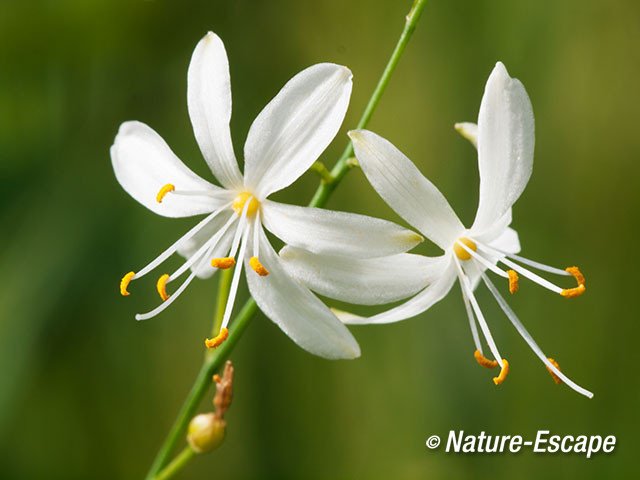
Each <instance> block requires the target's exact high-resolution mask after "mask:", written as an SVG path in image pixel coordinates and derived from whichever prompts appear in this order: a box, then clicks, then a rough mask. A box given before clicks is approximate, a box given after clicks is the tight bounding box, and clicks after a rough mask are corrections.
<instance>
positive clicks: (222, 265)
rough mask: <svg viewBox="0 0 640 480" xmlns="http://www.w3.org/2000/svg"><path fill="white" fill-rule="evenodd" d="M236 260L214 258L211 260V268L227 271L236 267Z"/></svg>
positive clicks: (231, 258)
mask: <svg viewBox="0 0 640 480" xmlns="http://www.w3.org/2000/svg"><path fill="white" fill-rule="evenodd" d="M235 264H236V259H235V258H233V257H223V258H213V259H211V266H212V267H213V268H219V269H220V270H226V269H227V268H231V267H233V266H235Z"/></svg>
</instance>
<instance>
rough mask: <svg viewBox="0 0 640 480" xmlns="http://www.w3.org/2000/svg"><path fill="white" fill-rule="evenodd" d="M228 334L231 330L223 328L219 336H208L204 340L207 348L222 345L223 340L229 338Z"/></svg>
mask: <svg viewBox="0 0 640 480" xmlns="http://www.w3.org/2000/svg"><path fill="white" fill-rule="evenodd" d="M228 336H229V330H227V329H226V328H221V329H220V333H219V334H218V335H217V336H215V337H214V338H211V339H209V338H207V339H206V340H205V341H204V344H205V345H206V347H207V348H215V347H218V346H220V345H221V344H222V342H224V341H225V340H226V339H227V337H228Z"/></svg>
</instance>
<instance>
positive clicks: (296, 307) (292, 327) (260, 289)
mask: <svg viewBox="0 0 640 480" xmlns="http://www.w3.org/2000/svg"><path fill="white" fill-rule="evenodd" d="M260 255H261V257H260V261H261V263H262V264H263V265H264V266H265V268H266V269H267V270H269V272H270V273H269V275H267V276H265V277H261V276H259V275H257V274H255V273H254V272H253V271H252V270H251V267H250V266H249V265H247V266H246V269H247V282H248V283H249V290H250V292H251V295H252V296H253V298H254V299H255V300H256V302H257V303H258V306H259V307H260V309H261V310H262V311H263V312H264V314H265V315H266V316H267V317H269V318H270V319H271V320H272V321H273V322H275V323H276V324H277V325H278V326H279V327H280V328H281V329H282V331H283V332H285V333H286V334H287V335H288V336H289V337H291V339H292V340H293V341H294V342H296V343H297V344H298V345H300V346H301V347H302V348H304V349H305V350H307V351H309V352H311V353H313V354H314V355H319V356H321V357H325V358H332V359H338V358H356V357H358V356H360V347H359V346H358V343H357V342H356V340H355V339H354V338H353V336H352V335H351V333H350V332H349V330H348V329H347V328H346V327H345V326H344V325H342V323H340V321H339V320H338V319H337V318H336V317H335V316H334V315H333V313H331V311H330V310H329V309H328V308H327V307H326V306H325V305H324V304H323V303H322V302H321V301H320V300H319V299H318V298H317V297H316V296H315V295H314V294H313V293H311V292H310V291H309V289H307V288H306V287H304V286H303V285H301V284H300V282H298V281H296V280H294V279H292V278H291V277H289V275H287V273H286V272H285V271H284V269H283V268H282V266H281V265H280V261H279V258H278V256H277V255H276V252H275V251H274V250H273V247H271V245H270V244H269V241H268V240H267V237H266V235H265V234H264V231H262V229H261V232H260Z"/></svg>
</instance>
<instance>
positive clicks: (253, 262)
mask: <svg viewBox="0 0 640 480" xmlns="http://www.w3.org/2000/svg"><path fill="white" fill-rule="evenodd" d="M249 266H250V267H251V268H253V271H254V272H256V273H257V274H258V275H260V276H261V277H266V276H267V275H269V270H267V269H266V268H264V266H263V265H262V264H261V263H260V260H258V257H251V259H250V260H249Z"/></svg>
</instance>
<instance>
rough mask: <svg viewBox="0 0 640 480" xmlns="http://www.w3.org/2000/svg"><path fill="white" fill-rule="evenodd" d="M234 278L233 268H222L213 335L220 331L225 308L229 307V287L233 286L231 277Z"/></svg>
mask: <svg viewBox="0 0 640 480" xmlns="http://www.w3.org/2000/svg"><path fill="white" fill-rule="evenodd" d="M232 278H233V269H231V268H227V269H225V270H222V272H221V274H220V282H219V283H218V299H217V302H216V316H215V317H214V321H213V329H212V330H211V336H212V337H215V336H216V335H218V333H220V327H221V326H222V319H223V318H224V310H225V308H226V307H227V299H228V298H229V288H230V287H231V279H232Z"/></svg>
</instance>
